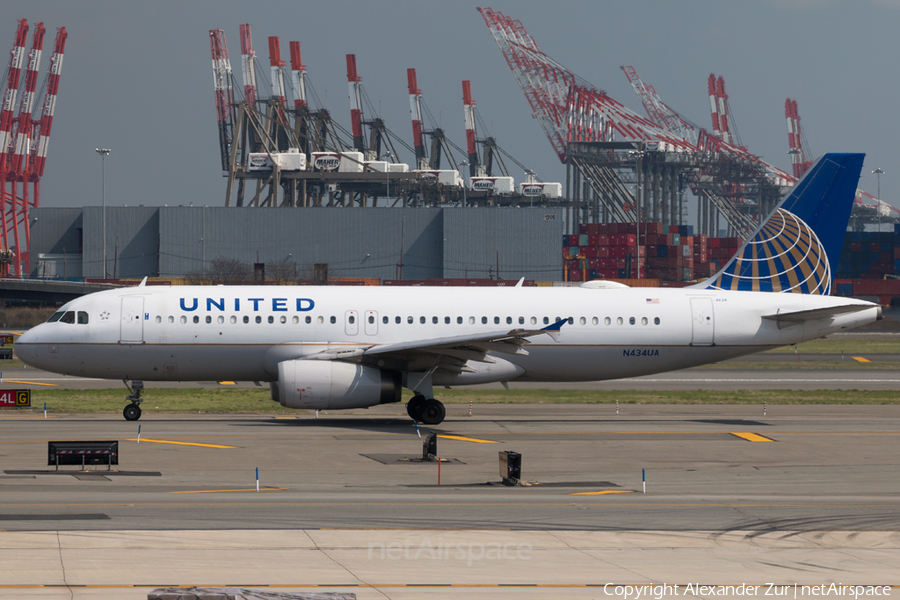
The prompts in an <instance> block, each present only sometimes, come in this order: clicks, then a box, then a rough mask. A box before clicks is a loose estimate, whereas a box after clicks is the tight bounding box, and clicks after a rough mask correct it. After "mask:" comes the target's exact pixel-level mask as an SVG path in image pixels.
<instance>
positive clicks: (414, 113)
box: [406, 69, 428, 169]
mask: <svg viewBox="0 0 900 600" xmlns="http://www.w3.org/2000/svg"><path fill="white" fill-rule="evenodd" d="M406 81H407V86H408V88H409V115H410V119H411V120H412V130H413V147H414V148H415V154H416V163H415V164H416V168H417V169H426V168H428V153H427V152H426V151H425V137H424V135H423V128H422V90H420V89H419V84H418V81H417V80H416V70H415V69H406Z"/></svg>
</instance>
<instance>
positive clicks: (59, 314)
mask: <svg viewBox="0 0 900 600" xmlns="http://www.w3.org/2000/svg"><path fill="white" fill-rule="evenodd" d="M64 314H66V313H65V311H62V310H61V311H59V312H55V313H53V314H52V315H50V318H49V319H47V322H48V323H56V322H57V321H59V320H60V318H61V317H62V316H63V315H64Z"/></svg>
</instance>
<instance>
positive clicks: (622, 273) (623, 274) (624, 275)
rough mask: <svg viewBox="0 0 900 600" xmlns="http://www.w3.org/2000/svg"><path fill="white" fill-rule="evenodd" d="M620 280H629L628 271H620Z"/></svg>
mask: <svg viewBox="0 0 900 600" xmlns="http://www.w3.org/2000/svg"><path fill="white" fill-rule="evenodd" d="M619 279H628V271H626V270H625V269H619Z"/></svg>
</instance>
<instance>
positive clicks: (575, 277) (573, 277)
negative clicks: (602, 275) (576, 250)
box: [569, 269, 582, 281]
mask: <svg viewBox="0 0 900 600" xmlns="http://www.w3.org/2000/svg"><path fill="white" fill-rule="evenodd" d="M581 279H582V277H581V269H569V281H581Z"/></svg>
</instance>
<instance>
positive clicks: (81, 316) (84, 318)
mask: <svg viewBox="0 0 900 600" xmlns="http://www.w3.org/2000/svg"><path fill="white" fill-rule="evenodd" d="M160 321H162V317H156V322H157V323H159V322H160ZM78 324H79V325H87V324H88V314H87V313H86V312H84V311H83V310H79V311H78Z"/></svg>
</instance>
